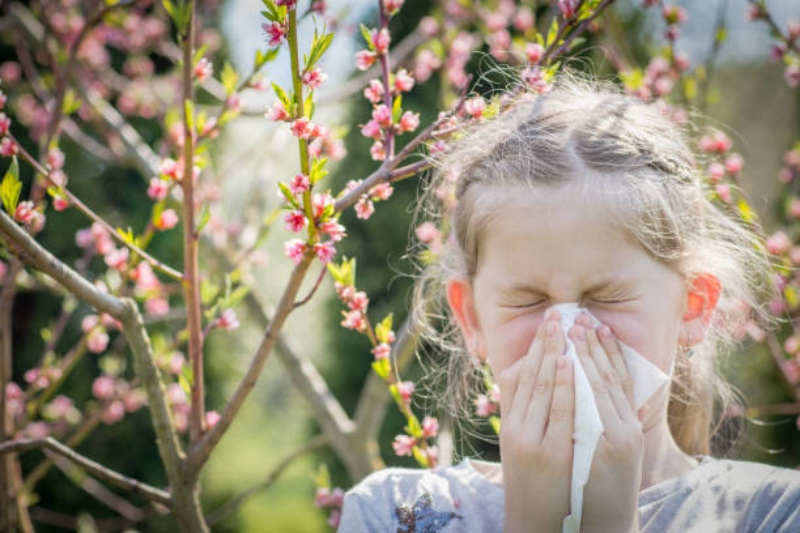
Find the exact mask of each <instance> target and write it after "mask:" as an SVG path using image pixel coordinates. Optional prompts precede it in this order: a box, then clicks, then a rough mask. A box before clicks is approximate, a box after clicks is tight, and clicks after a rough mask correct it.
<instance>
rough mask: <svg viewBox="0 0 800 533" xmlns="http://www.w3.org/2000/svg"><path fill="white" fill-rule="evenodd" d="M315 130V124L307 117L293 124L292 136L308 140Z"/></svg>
mask: <svg viewBox="0 0 800 533" xmlns="http://www.w3.org/2000/svg"><path fill="white" fill-rule="evenodd" d="M313 129H314V124H312V123H311V121H310V120H308V118H306V117H300V118H298V119H296V120H294V121H293V122H292V135H294V136H295V137H298V138H300V139H308V138H310V137H311V133H312V131H313Z"/></svg>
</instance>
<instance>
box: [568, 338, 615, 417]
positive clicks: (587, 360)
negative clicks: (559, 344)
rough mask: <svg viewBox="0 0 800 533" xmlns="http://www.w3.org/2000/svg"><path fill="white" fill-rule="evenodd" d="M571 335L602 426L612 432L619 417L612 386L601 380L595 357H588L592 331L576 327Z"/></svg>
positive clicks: (590, 348)
mask: <svg viewBox="0 0 800 533" xmlns="http://www.w3.org/2000/svg"><path fill="white" fill-rule="evenodd" d="M571 333H572V334H571V335H570V338H571V339H572V341H573V343H574V344H575V352H576V353H577V354H578V358H579V360H580V362H581V366H582V367H583V371H584V373H585V374H586V378H587V379H588V380H589V385H590V386H591V387H592V392H593V393H594V399H595V403H596V404H597V410H598V411H599V413H600V418H601V419H602V420H603V424H604V425H605V426H606V431H610V430H612V425H613V427H614V428H616V427H619V425H620V423H621V416H620V414H619V413H618V409H617V406H616V405H615V403H616V402H615V401H614V400H613V399H612V397H611V390H612V389H613V388H614V386H613V384H610V383H607V382H606V381H605V380H604V379H603V376H601V374H600V372H599V371H598V368H597V364H596V362H595V357H594V356H592V355H590V351H591V350H592V349H593V348H592V347H590V344H589V338H590V335H592V334H593V333H594V330H587V329H586V328H584V327H582V326H579V325H576V326H574V327H573V330H572V331H571ZM597 346H599V344H597ZM595 349H596V348H595ZM620 396H621V392H620ZM623 401H624V400H623Z"/></svg>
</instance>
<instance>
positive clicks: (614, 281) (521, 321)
mask: <svg viewBox="0 0 800 533" xmlns="http://www.w3.org/2000/svg"><path fill="white" fill-rule="evenodd" d="M695 169H696V165H695V162H694V160H693V156H692V153H691V150H690V149H689V148H688V145H687V141H686V139H684V138H683V136H682V133H681V132H680V130H679V128H678V127H677V126H676V125H675V124H674V123H673V122H672V121H671V120H670V119H669V118H668V117H667V116H665V114H664V113H663V112H661V111H660V110H659V108H657V107H655V106H653V105H647V104H645V103H642V102H640V101H638V100H635V99H633V98H630V97H626V96H622V95H620V94H617V93H615V92H614V91H612V90H609V89H605V88H604V89H603V90H597V89H596V88H594V87H590V86H589V84H587V83H579V82H574V81H566V80H562V83H561V84H560V85H559V86H557V87H556V88H554V89H553V90H552V91H551V92H550V93H548V94H545V95H543V96H535V97H534V96H529V95H528V96H525V97H522V98H520V99H519V101H518V102H517V103H516V104H515V105H514V106H513V107H512V108H511V109H510V110H509V111H507V112H504V113H502V114H500V115H499V116H498V117H497V118H494V119H492V120H490V121H488V122H486V123H482V124H479V125H477V126H476V127H475V128H474V130H473V131H470V132H467V134H466V135H465V136H464V137H463V138H462V140H460V141H459V142H458V143H456V145H455V146H454V147H452V149H451V151H450V153H449V155H448V157H447V159H446V160H445V161H444V163H443V165H442V168H441V170H440V176H441V177H442V178H443V182H449V183H455V200H456V201H457V202H456V204H455V208H454V212H453V214H452V220H451V227H452V235H451V238H450V239H449V240H448V241H447V244H446V245H445V250H444V251H443V253H442V256H441V263H440V265H438V267H435V268H436V269H435V270H431V272H433V273H434V274H436V275H435V276H434V275H429V276H428V282H426V283H425V285H424V287H423V289H424V290H422V291H421V294H423V295H427V296H428V297H433V298H435V297H436V295H437V294H438V295H440V296H443V297H444V298H446V301H447V305H448V307H449V310H450V316H451V317H452V320H453V322H454V323H455V324H456V325H457V330H458V331H457V333H459V337H460V340H461V341H463V342H462V343H461V344H460V345H461V346H462V347H463V349H462V350H458V351H456V353H452V354H450V373H451V385H453V384H460V383H464V382H468V381H469V380H468V379H464V375H472V376H474V375H475V369H476V368H478V367H479V364H480V363H484V362H486V363H488V364H489V366H490V368H491V370H492V373H493V375H494V376H495V377H496V378H497V382H498V385H499V387H500V393H501V402H500V403H501V412H502V425H501V430H500V455H501V459H502V461H501V463H499V464H495V463H488V462H481V461H475V460H469V459H465V460H464V461H463V462H461V463H460V464H459V465H458V466H455V467H449V468H440V469H434V470H429V471H424V470H409V469H387V470H384V471H381V472H377V473H375V474H373V475H371V476H370V477H369V478H367V479H366V480H364V481H363V482H362V483H360V484H359V485H358V486H356V487H355V488H354V489H352V490H351V491H350V492H349V493H348V494H347V496H346V497H345V503H344V510H343V515H342V521H341V526H340V531H344V532H352V531H369V532H391V533H394V532H407V533H412V532H415V533H422V532H425V533H434V532H440V531H441V532H450V531H452V532H455V531H474V532H493V531H497V532H500V531H505V532H518V531H519V532H522V531H524V532H532V531H536V532H559V531H562V527H564V526H565V518H567V517H569V516H571V515H574V513H576V512H577V513H579V514H580V531H583V532H594V531H596V532H602V533H615V532H628V531H654V532H656V531H657V532H665V531H680V532H684V531H698V532H714V531H725V532H727V531H743V532H744V531H747V532H750V531H759V532H762V531H764V532H773V531H785V532H798V531H800V473H798V472H796V471H793V470H786V469H779V468H774V467H770V466H765V465H760V464H754V463H746V462H737V461H729V460H719V459H713V458H711V457H709V456H708V453H709V440H710V428H711V426H712V416H711V415H712V411H713V409H714V404H715V401H714V400H715V398H714V396H715V395H714V394H712V392H713V390H714V387H713V383H714V374H713V368H714V363H713V358H714V357H715V355H716V354H717V353H718V352H719V350H720V349H721V348H722V347H723V346H722V345H723V344H725V343H726V342H727V341H730V340H731V339H732V333H733V331H732V330H733V329H735V327H736V326H737V325H739V324H738V323H737V320H736V318H735V317H736V315H737V312H738V314H739V315H741V314H742V313H741V309H743V308H744V307H747V308H749V309H751V310H753V311H754V312H755V313H756V314H760V315H763V311H762V310H763V305H762V304H763V302H764V298H765V296H767V297H768V296H769V292H770V290H771V287H770V282H769V279H770V276H769V260H768V257H766V256H765V254H764V253H763V249H764V248H763V246H759V245H758V238H757V236H756V234H755V233H753V232H752V231H751V229H748V228H746V227H745V226H744V225H743V224H741V223H737V222H735V221H734V220H733V219H731V218H729V217H728V216H727V215H726V214H724V213H723V212H722V211H721V210H720V209H719V208H717V207H715V206H714V205H713V204H712V203H711V202H710V201H709V200H708V192H707V191H706V190H705V188H704V186H703V184H702V182H701V180H700V179H699V177H698V175H697V173H696V170H695ZM431 272H429V274H431ZM432 277H433V278H438V284H437V283H430V280H431V279H432ZM437 287H438V289H439V290H437ZM565 303H569V304H577V305H578V306H580V308H581V309H582V312H581V313H580V316H579V318H578V319H577V320H576V321H575V323H574V325H573V326H572V327H570V328H569V329H568V330H567V331H565V330H564V328H563V327H562V318H563V317H562V316H561V315H560V313H559V310H560V309H564V308H565V307H564V306H563V305H561V304H565ZM554 306H556V308H555V309H553V307H554ZM420 307H425V306H420ZM573 307H574V306H573ZM427 308H428V309H430V308H431V307H430V305H427ZM452 341H453V339H439V342H440V343H441V344H440V345H441V346H443V347H445V348H447V347H450V346H454V345H456V344H455V343H454V342H452ZM567 345H569V346H570V347H573V346H574V350H575V353H576V354H577V359H572V358H569V357H566V356H565V355H564V353H565V350H566V347H567ZM626 347H629V348H630V349H632V350H634V351H635V352H636V353H638V354H639V355H640V356H641V357H643V358H644V359H646V360H647V361H648V362H649V363H651V364H652V365H655V367H657V368H658V369H659V370H661V371H662V372H663V373H664V374H666V375H668V376H670V382H671V383H670V384H669V385H665V386H661V387H660V388H658V390H656V392H655V393H653V394H652V395H651V396H650V397H649V399H647V401H646V402H645V403H644V405H643V406H642V407H641V408H639V409H637V408H636V405H635V402H634V388H635V386H636V383H634V379H633V378H632V377H631V374H630V372H629V369H628V366H627V365H626V362H625V359H624V358H623V356H622V350H623V349H628V348H626ZM579 367H580V370H582V372H583V373H584V374H585V376H586V378H588V383H589V384H590V386H591V391H592V393H593V395H594V400H595V403H596V408H597V412H598V413H599V416H600V419H601V421H602V428H603V433H602V435H601V436H600V438H599V440H598V441H597V444H596V448H595V449H594V453H593V456H592V458H591V459H590V460H591V463H590V464H591V471H590V473H589V477H588V482H587V483H586V485H585V487H583V500H582V501H583V503H582V508H581V509H578V510H576V509H571V508H570V490H571V486H570V484H571V479H572V463H573V454H574V453H576V452H575V451H574V450H576V448H574V447H573V426H574V423H575V421H576V420H577V419H578V418H579V417H580V416H581V414H582V413H581V412H578V409H576V405H575V395H576V379H575V377H576V375H577V371H578V370H579ZM465 373H466V374H465ZM451 392H453V394H454V397H456V398H459V399H460V401H461V402H462V404H465V405H466V404H467V402H469V400H467V398H468V396H467V395H466V394H465V393H463V392H462V391H452V390H451ZM470 405H471V403H470ZM717 405H719V402H717ZM580 409H583V407H580Z"/></svg>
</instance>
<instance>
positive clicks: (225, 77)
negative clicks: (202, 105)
mask: <svg viewBox="0 0 800 533" xmlns="http://www.w3.org/2000/svg"><path fill="white" fill-rule="evenodd" d="M220 81H221V82H222V86H223V87H224V88H225V95H226V96H230V95H231V94H233V92H234V91H235V90H236V84H237V83H238V82H239V73H238V72H236V70H235V69H234V68H233V65H231V64H230V62H229V61H226V62H225V66H224V67H222V74H220Z"/></svg>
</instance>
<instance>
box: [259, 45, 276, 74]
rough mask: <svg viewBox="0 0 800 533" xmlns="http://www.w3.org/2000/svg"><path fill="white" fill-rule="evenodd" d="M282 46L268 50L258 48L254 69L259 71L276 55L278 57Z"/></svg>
mask: <svg viewBox="0 0 800 533" xmlns="http://www.w3.org/2000/svg"><path fill="white" fill-rule="evenodd" d="M280 50H281V49H280V48H270V49H269V50H267V51H266V52H262V51H261V50H256V57H255V60H254V61H253V71H254V72H255V71H258V70H260V69H261V67H263V66H264V65H265V64H267V63H269V62H270V61H273V60H274V59H275V58H276V57H278V52H280Z"/></svg>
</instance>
